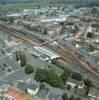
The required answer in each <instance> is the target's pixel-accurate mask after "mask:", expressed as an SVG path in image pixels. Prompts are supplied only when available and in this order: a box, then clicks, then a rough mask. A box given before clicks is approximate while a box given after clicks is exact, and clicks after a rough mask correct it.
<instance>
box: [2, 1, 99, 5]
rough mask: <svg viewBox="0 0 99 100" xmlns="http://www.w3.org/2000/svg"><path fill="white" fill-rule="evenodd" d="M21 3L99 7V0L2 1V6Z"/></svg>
mask: <svg viewBox="0 0 99 100" xmlns="http://www.w3.org/2000/svg"><path fill="white" fill-rule="evenodd" d="M21 2H26V3H27V2H33V3H42V2H47V3H79V4H81V5H84V4H86V5H96V6H97V5H98V6H99V0H0V3H1V4H6V3H21Z"/></svg>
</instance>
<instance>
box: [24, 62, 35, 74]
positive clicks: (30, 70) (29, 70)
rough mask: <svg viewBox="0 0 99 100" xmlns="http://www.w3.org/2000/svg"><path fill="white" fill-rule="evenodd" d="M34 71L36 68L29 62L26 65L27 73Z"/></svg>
mask: <svg viewBox="0 0 99 100" xmlns="http://www.w3.org/2000/svg"><path fill="white" fill-rule="evenodd" d="M33 71H34V69H33V66H32V65H31V64H27V65H26V66H25V73H26V74H31V73H33Z"/></svg>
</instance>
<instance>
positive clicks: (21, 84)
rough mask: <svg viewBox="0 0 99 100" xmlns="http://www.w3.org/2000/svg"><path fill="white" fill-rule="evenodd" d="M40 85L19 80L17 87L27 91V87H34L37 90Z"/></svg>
mask: <svg viewBox="0 0 99 100" xmlns="http://www.w3.org/2000/svg"><path fill="white" fill-rule="evenodd" d="M38 87H39V86H38V85H36V84H33V83H26V82H18V85H17V88H19V89H20V90H22V91H25V90H26V89H27V88H28V89H32V90H35V89H37V88H38Z"/></svg>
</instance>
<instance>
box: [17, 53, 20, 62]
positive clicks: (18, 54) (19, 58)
mask: <svg viewBox="0 0 99 100" xmlns="http://www.w3.org/2000/svg"><path fill="white" fill-rule="evenodd" d="M19 60H20V58H19V52H18V51H17V52H16V61H19Z"/></svg>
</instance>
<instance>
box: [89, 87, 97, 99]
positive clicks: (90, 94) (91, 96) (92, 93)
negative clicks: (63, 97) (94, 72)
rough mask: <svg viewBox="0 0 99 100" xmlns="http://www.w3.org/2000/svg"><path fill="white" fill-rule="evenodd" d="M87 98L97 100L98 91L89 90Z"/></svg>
mask: <svg viewBox="0 0 99 100" xmlns="http://www.w3.org/2000/svg"><path fill="white" fill-rule="evenodd" d="M88 97H89V98H90V100H99V89H94V88H92V89H90V91H89V93H88Z"/></svg>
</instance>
